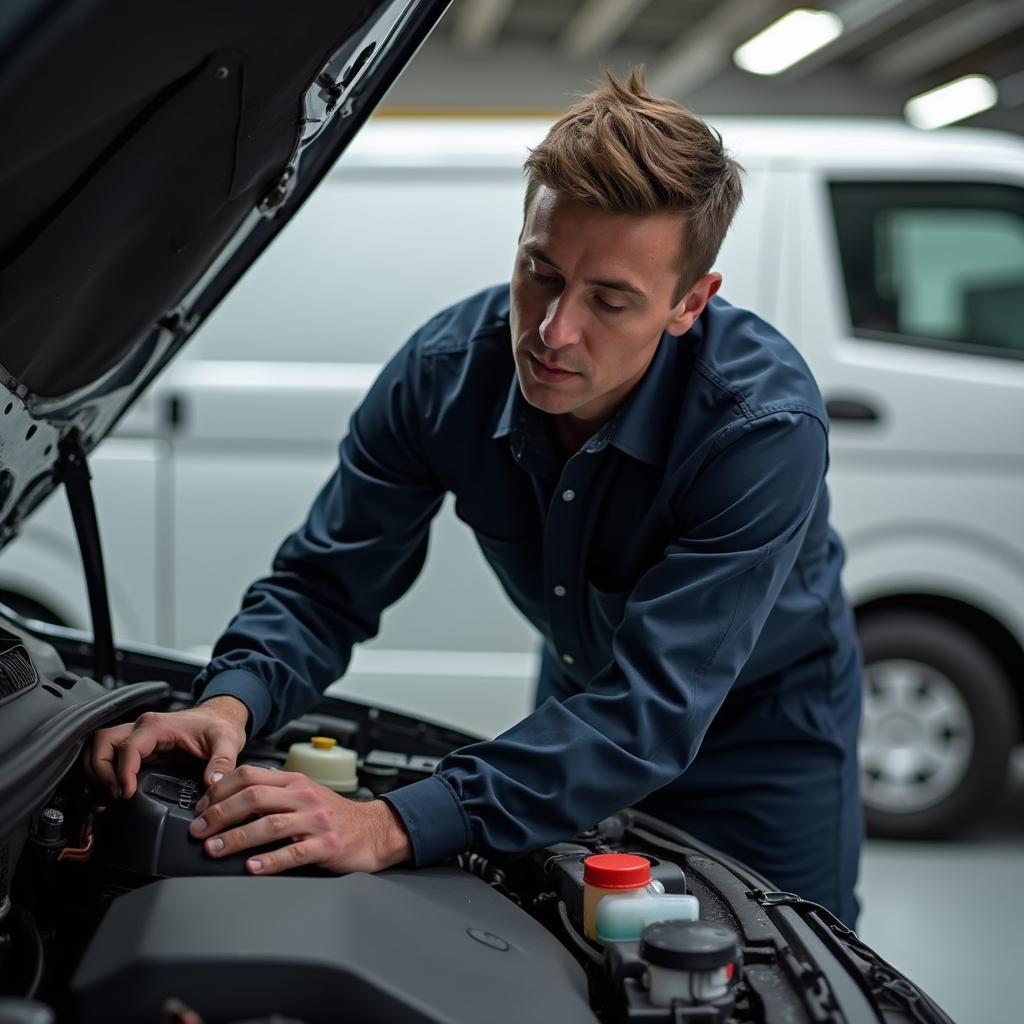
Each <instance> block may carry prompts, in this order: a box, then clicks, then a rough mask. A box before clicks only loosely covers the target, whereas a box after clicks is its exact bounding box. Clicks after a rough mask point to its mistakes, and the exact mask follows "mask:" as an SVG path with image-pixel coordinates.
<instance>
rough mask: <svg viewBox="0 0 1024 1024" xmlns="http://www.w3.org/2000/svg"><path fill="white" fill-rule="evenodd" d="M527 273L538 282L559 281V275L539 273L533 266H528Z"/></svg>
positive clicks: (550, 282) (552, 282)
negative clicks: (552, 275)
mask: <svg viewBox="0 0 1024 1024" xmlns="http://www.w3.org/2000/svg"><path fill="white" fill-rule="evenodd" d="M526 273H527V274H528V275H529V276H530V277H531V278H533V280H534V281H536V282H537V284H555V283H557V281H558V278H557V277H551V276H549V275H546V274H538V273H537V271H536V270H534V269H533V267H527V269H526Z"/></svg>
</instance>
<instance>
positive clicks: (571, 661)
mask: <svg viewBox="0 0 1024 1024" xmlns="http://www.w3.org/2000/svg"><path fill="white" fill-rule="evenodd" d="M562 661H564V662H565V663H566V665H574V664H575V663H576V659H575V658H574V657H573V656H572V655H571V654H563V655H562Z"/></svg>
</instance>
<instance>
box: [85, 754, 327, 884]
mask: <svg viewBox="0 0 1024 1024" xmlns="http://www.w3.org/2000/svg"><path fill="white" fill-rule="evenodd" d="M239 763H245V764H250V763H259V762H254V761H251V760H245V759H243V760H241V761H240V762H239ZM202 770H203V763H202V762H201V761H198V760H196V759H194V758H193V759H185V758H182V757H169V758H161V759H159V760H157V761H155V762H153V763H152V764H147V765H144V766H143V767H142V769H141V770H140V771H139V776H138V780H139V781H138V790H137V792H136V793H135V795H134V796H133V797H132V798H131V799H130V800H117V801H114V802H113V803H112V804H111V805H110V806H109V807H108V808H107V809H106V810H105V811H104V813H103V814H102V815H100V817H99V818H98V819H97V822H96V844H97V850H98V852H99V855H100V857H101V858H102V860H103V863H104V864H106V865H107V866H108V867H114V868H119V869H121V870H124V871H128V872H131V873H133V874H135V875H138V876H139V877H140V878H141V879H145V880H146V881H149V880H151V879H153V878H174V877H177V876H179V875H244V874H245V873H246V871H245V862H246V860H247V859H248V858H249V857H251V856H252V855H253V854H256V853H260V852H264V851H267V850H272V849H277V848H278V847H280V846H284V845H287V842H286V841H282V842H277V843H271V844H269V845H267V846H260V847H253V848H251V849H248V850H245V851H243V852H242V853H238V854H234V855H232V856H230V857H217V858H214V857H208V856H207V855H206V853H205V851H204V850H203V843H202V840H200V839H195V838H193V837H192V836H191V835H190V834H189V831H188V827H189V825H191V824H192V820H193V819H194V818H195V807H196V804H197V803H198V802H199V799H200V798H201V797H202V795H203V792H204V786H203V782H202ZM300 873H301V874H306V875H310V874H312V875H322V874H324V872H321V871H319V870H318V869H315V868H306V869H303V870H301V872H300Z"/></svg>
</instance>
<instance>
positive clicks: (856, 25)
mask: <svg viewBox="0 0 1024 1024" xmlns="http://www.w3.org/2000/svg"><path fill="white" fill-rule="evenodd" d="M934 2H935V0H837V2H836V3H835V4H833V5H832V10H833V11H835V13H836V14H838V15H839V18H840V20H841V21H842V23H843V34H842V35H841V36H840V37H839V38H838V39H836V40H835V41H834V42H832V43H829V45H828V46H826V47H824V48H823V49H821V50H818V51H817V52H816V53H812V54H811V55H810V56H808V57H805V58H804V59H803V60H802V61H800V62H799V63H797V64H794V65H793V67H791V68H788V69H787V70H786V71H784V72H783V74H784V75H785V76H786V79H787V80H788V81H790V82H796V81H799V80H800V79H801V78H805V77H806V76H807V75H809V74H811V73H812V72H814V71H817V70H819V69H820V68H823V67H825V66H826V65H827V64H831V63H832V62H833V61H835V60H836V59H837V58H839V57H841V56H843V54H844V53H849V52H850V51H851V50H854V49H856V48H857V47H858V46H863V44H864V43H866V42H868V41H869V40H871V39H875V38H877V37H878V36H880V35H881V34H882V33H883V32H886V31H887V30H888V29H890V28H892V27H893V26H895V25H898V24H899V23H900V22H901V21H903V20H904V19H906V18H909V17H910V16H911V15H912V14H916V13H917V12H918V11H920V10H922V9H924V8H925V7H929V6H930V5H931V4H933V3H934Z"/></svg>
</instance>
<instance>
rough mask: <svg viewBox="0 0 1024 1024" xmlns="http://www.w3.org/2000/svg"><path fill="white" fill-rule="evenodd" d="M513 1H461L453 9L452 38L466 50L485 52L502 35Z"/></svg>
mask: <svg viewBox="0 0 1024 1024" xmlns="http://www.w3.org/2000/svg"><path fill="white" fill-rule="evenodd" d="M512 2H513V0H461V2H460V3H459V4H458V5H457V6H456V7H455V8H454V9H453V12H452V13H453V15H454V17H455V21H454V23H453V24H452V38H453V39H454V40H455V43H456V45H458V46H460V47H462V48H463V49H464V50H484V49H487V47H489V46H492V45H493V44H494V42H495V41H496V40H497V38H498V36H499V35H500V33H501V30H502V27H503V26H504V24H505V19H506V18H507V17H508V16H509V13H510V12H511V10H512Z"/></svg>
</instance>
